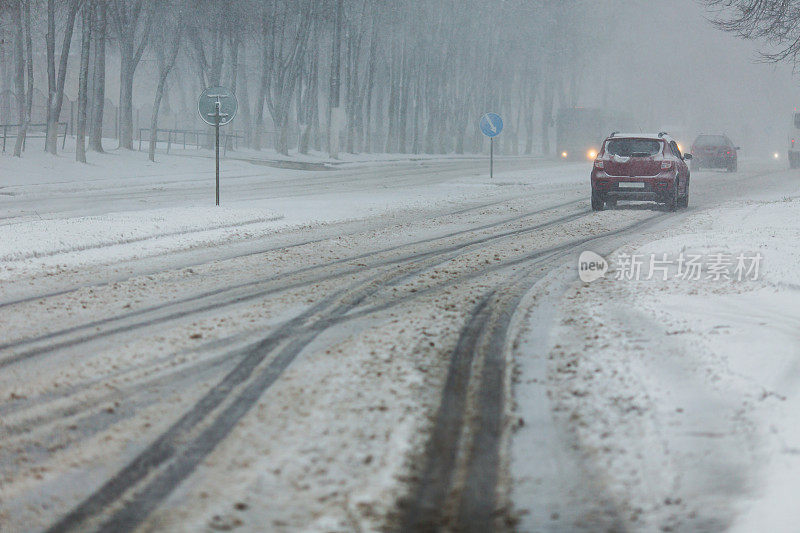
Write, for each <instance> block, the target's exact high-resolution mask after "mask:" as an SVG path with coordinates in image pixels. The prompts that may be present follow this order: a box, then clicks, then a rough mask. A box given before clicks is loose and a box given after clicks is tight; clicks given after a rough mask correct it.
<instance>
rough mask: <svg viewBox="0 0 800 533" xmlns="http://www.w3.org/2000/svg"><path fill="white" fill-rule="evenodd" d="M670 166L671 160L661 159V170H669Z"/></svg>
mask: <svg viewBox="0 0 800 533" xmlns="http://www.w3.org/2000/svg"><path fill="white" fill-rule="evenodd" d="M671 168H672V161H662V162H661V170H669V169H671Z"/></svg>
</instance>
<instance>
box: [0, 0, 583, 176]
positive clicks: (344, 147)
mask: <svg viewBox="0 0 800 533" xmlns="http://www.w3.org/2000/svg"><path fill="white" fill-rule="evenodd" d="M591 4H592V3H591V2H588V0H562V1H558V2H553V1H549V0H4V1H3V2H2V4H0V10H1V11H0V16H2V23H1V24H0V30H2V32H3V41H2V42H3V45H2V46H4V47H7V48H8V50H7V51H8V52H9V53H4V54H3V56H2V57H3V61H2V66H3V68H4V69H8V70H9V71H12V72H13V80H14V83H13V85H14V92H15V94H16V95H17V98H16V109H15V111H16V115H17V118H18V121H19V124H20V128H19V130H20V131H19V135H18V136H17V139H16V145H15V154H16V155H20V154H21V146H22V144H23V143H24V141H25V135H26V131H27V126H28V125H29V124H30V121H31V105H32V98H33V91H34V87H35V86H37V87H46V88H47V91H46V94H47V135H46V140H45V149H46V150H47V151H48V152H50V153H53V154H55V153H56V150H57V143H56V136H57V129H58V126H57V123H58V119H59V116H60V115H61V106H62V104H63V101H64V92H65V88H66V86H67V84H68V83H69V84H71V85H70V87H72V86H73V85H74V86H76V88H77V90H76V93H77V117H76V119H75V128H74V131H75V132H76V139H75V140H76V158H77V159H78V160H79V161H84V162H85V161H86V150H87V149H88V150H94V151H97V152H101V151H102V150H103V137H104V136H103V133H104V132H103V109H104V105H103V104H104V101H105V99H106V98H107V97H108V95H107V94H106V92H107V88H108V86H109V83H107V82H108V80H109V77H110V76H114V77H116V78H118V80H116V79H115V84H114V86H115V87H117V86H118V91H119V92H118V102H119V104H118V105H119V128H118V129H119V147H120V148H123V149H133V141H134V120H133V109H134V100H135V98H136V96H135V95H139V96H138V98H139V99H141V94H142V93H143V90H144V92H145V93H147V94H150V96H149V99H150V103H151V105H152V114H151V117H150V121H149V122H150V124H149V125H150V129H151V135H150V139H151V141H150V146H149V149H150V158H151V159H154V155H155V147H156V146H155V144H156V143H155V139H156V137H155V130H156V129H157V128H158V120H159V110H160V109H161V108H162V106H163V105H164V102H165V101H167V100H169V101H171V102H173V104H174V103H175V102H184V103H185V104H186V107H187V108H188V107H190V106H189V105H188V103H189V101H190V100H191V99H192V98H196V96H197V95H199V93H200V92H201V91H202V89H204V88H206V87H210V86H215V85H226V86H229V87H230V88H231V89H232V90H233V91H234V93H235V94H236V95H237V98H238V100H239V116H238V117H237V118H236V123H237V127H238V128H240V129H241V130H242V132H243V135H244V137H245V142H246V144H247V145H248V146H249V147H251V148H254V149H260V148H262V147H264V146H265V144H266V143H267V140H268V141H269V142H270V143H271V144H272V147H273V148H274V149H275V150H277V151H278V152H279V153H282V154H288V153H289V150H290V149H296V150H297V151H299V152H300V153H308V152H309V151H310V150H318V151H326V152H328V153H329V154H330V156H332V157H337V156H338V155H339V153H340V152H352V153H357V152H365V153H369V152H400V153H465V152H479V151H481V150H482V148H483V146H484V142H485V141H484V139H483V138H482V136H481V134H480V132H479V131H478V129H477V126H476V124H477V121H478V118H479V117H480V115H481V114H482V113H484V112H487V111H496V112H499V113H501V114H502V115H503V116H504V119H505V122H506V129H505V131H504V133H503V136H502V137H501V138H500V139H499V141H500V146H496V148H498V149H502V151H503V152H505V153H508V154H531V153H537V152H543V153H549V152H550V136H551V128H552V126H553V116H554V113H555V109H556V108H557V107H560V106H574V105H576V103H577V101H578V98H579V92H580V87H581V86H582V83H583V81H584V78H585V76H586V74H585V72H586V62H587V58H589V57H590V54H591V53H592V50H593V47H594V46H596V42H595V38H593V37H591V36H592V35H593V34H594V33H596V32H594V31H593V30H592V28H591V27H590V23H595V24H596V23H597V21H596V20H592V19H594V18H596V16H597V13H596V12H595V14H594V16H590V14H589V11H587V6H590V5H591ZM143 63H148V65H147V67H146V68H142V64H143ZM76 69H77V71H76ZM36 73H46V75H39V76H36ZM38 78H42V79H38ZM117 81H118V84H117V83H116V82H117ZM137 88H138V90H137ZM142 88H144V89H142ZM111 96H117V95H111ZM192 105H193V103H192Z"/></svg>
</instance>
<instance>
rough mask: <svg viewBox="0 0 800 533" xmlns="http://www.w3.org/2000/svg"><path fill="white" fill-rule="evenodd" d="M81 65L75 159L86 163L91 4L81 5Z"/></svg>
mask: <svg viewBox="0 0 800 533" xmlns="http://www.w3.org/2000/svg"><path fill="white" fill-rule="evenodd" d="M81 29H82V30H83V35H82V38H81V66H80V72H79V73H78V117H77V127H76V128H75V160H76V161H78V162H80V163H86V103H87V101H88V85H89V46H90V45H91V42H92V5H91V4H89V3H87V4H84V6H83V18H82V21H81Z"/></svg>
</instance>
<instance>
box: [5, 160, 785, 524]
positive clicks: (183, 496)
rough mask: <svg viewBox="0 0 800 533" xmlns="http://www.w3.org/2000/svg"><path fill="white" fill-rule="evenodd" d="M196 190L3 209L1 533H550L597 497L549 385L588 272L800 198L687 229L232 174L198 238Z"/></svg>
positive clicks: (511, 192) (701, 202) (567, 193)
mask: <svg viewBox="0 0 800 533" xmlns="http://www.w3.org/2000/svg"><path fill="white" fill-rule="evenodd" d="M110 157H115V156H110ZM119 157H127V156H122V155H120V156H119ZM4 162H5V161H4ZM191 164H193V163H187V162H186V160H185V158H181V159H178V158H176V159H175V160H170V161H169V162H167V163H166V165H167V166H169V165H174V169H175V172H174V173H169V172H167V173H162V174H161V175H158V172H157V171H158V170H160V169H162V168H163V167H158V166H156V167H153V169H154V173H153V175H152V176H151V177H150V178H143V179H139V178H130V180H133V179H135V180H136V182H135V183H129V181H130V180H129V179H128V178H124V177H121V176H117V177H115V178H114V179H106V178H103V176H102V175H100V174H101V173H100V172H99V171H98V175H97V176H96V177H94V178H91V179H88V178H85V177H84V176H77V175H70V176H71V177H70V176H67V178H65V179H64V180H63V182H59V183H44V182H38V183H37V182H36V180H33V182H31V181H29V182H27V183H26V182H25V180H24V179H23V177H22V176H23V171H24V170H25V169H22V168H20V169H19V172H20V174H19V176H20V177H19V178H18V179H17V182H16V183H15V184H12V185H9V186H8V187H6V188H4V189H3V191H6V192H8V193H9V194H8V195H5V196H3V197H0V208H2V209H3V210H4V217H5V218H4V220H3V221H2V223H3V224H5V226H0V229H2V230H4V231H8V232H9V233H8V238H7V239H5V240H4V244H3V246H4V248H3V249H2V253H0V269H2V276H0V313H2V317H1V318H0V331H2V332H3V338H2V341H0V369H2V373H0V391H3V396H2V397H1V398H0V417H1V420H2V421H1V422H0V424H1V425H0V465H2V466H1V467H0V481H1V483H0V524H2V525H3V530H6V529H7V530H10V531H30V530H47V529H49V530H51V531H72V530H75V531H78V530H80V531H83V530H106V531H123V530H132V529H136V528H142V529H143V530H164V531H166V530H169V531H198V530H207V529H212V530H225V529H234V528H242V530H254V529H261V528H265V529H268V530H276V531H293V530H307V531H356V530H385V529H401V530H409V529H412V530H413V529H417V530H419V529H422V530H424V529H429V528H432V527H433V528H435V527H445V528H448V529H453V530H472V531H485V530H487V529H515V528H519V529H522V530H525V531H527V530H533V529H537V528H544V529H547V528H548V527H550V528H551V529H553V530H559V527H561V526H563V524H564V523H565V522H561V521H560V519H558V517H556V518H553V514H554V513H556V514H558V513H561V514H564V511H563V510H561V511H554V509H561V508H562V507H569V506H570V505H573V504H574V503H575V502H584V503H585V502H586V501H589V502H593V503H596V502H599V501H601V500H604V499H607V498H605V497H606V496H607V494H606V491H607V488H608V487H607V486H604V485H602V484H601V485H598V486H592V485H587V484H586V483H585V481H586V476H587V475H588V474H587V471H585V470H584V469H582V468H581V466H580V465H582V464H584V463H585V461H586V458H585V456H584V455H582V451H581V450H582V449H581V448H580V446H582V444H581V442H584V441H586V438H585V437H584V436H583V435H580V434H577V435H576V433H575V431H574V429H573V427H572V422H571V421H570V420H569V419H564V417H561V416H560V415H559V416H554V415H553V413H559V412H562V411H563V409H564V406H563V405H562V403H561V402H562V399H561V397H560V396H558V395H556V396H553V397H548V396H547V394H545V393H543V392H542V390H540V388H539V387H538V385H537V383H538V384H542V383H544V384H545V389H550V390H555V391H560V390H562V389H563V387H562V381H561V376H560V374H558V373H555V374H554V373H553V371H552V370H553V367H552V366H548V365H549V363H547V361H548V359H547V356H548V354H549V353H550V347H551V346H552V345H553V344H554V343H553V340H552V338H551V335H550V333H551V332H558V331H561V330H560V329H553V325H552V323H553V321H554V317H555V315H556V311H555V309H556V306H557V305H560V297H561V295H562V294H563V293H564V291H565V290H567V289H568V288H569V287H570V286H571V285H572V284H573V282H574V280H575V272H574V262H575V260H576V258H577V254H579V253H580V252H581V251H583V250H584V249H592V250H595V251H598V252H605V253H610V252H611V251H613V250H615V249H617V248H619V247H621V246H624V245H631V244H632V243H637V242H646V241H647V239H648V238H651V237H652V236H653V235H656V234H658V232H664V231H669V229H670V228H674V227H678V225H679V224H682V223H684V221H685V220H687V217H691V216H698V215H699V214H701V213H703V212H704V211H706V210H708V209H711V208H715V207H716V208H718V207H719V206H720V205H724V203H725V202H729V201H732V200H736V199H740V198H742V197H743V196H744V195H745V194H749V191H752V190H753V188H752V185H753V183H758V184H759V189H760V190H761V194H763V195H769V194H773V195H775V194H778V193H780V192H781V191H785V190H786V189H787V187H790V186H789V185H787V180H790V179H792V176H791V175H790V174H789V173H787V172H783V171H780V169H777V168H774V167H770V166H769V163H764V164H762V163H760V162H752V163H751V164H749V165H748V164H745V165H743V168H744V171H743V172H741V173H739V174H736V175H728V174H723V173H715V172H701V173H697V174H695V175H693V181H692V199H691V201H690V206H691V207H690V209H689V210H688V211H686V212H684V213H680V214H677V215H675V214H671V213H666V212H663V211H660V210H652V209H650V208H638V207H637V208H622V209H619V210H616V211H605V212H601V213H592V212H591V211H590V210H589V208H588V197H587V196H588V195H587V191H588V185H587V181H588V178H587V173H588V168H587V165H554V164H552V163H548V162H545V161H541V160H530V159H524V158H511V159H508V160H506V161H501V163H500V165H499V171H498V174H497V175H496V178H495V180H494V181H493V182H490V181H489V179H488V177H487V176H486V169H485V168H484V167H483V166H481V164H476V162H475V161H474V160H463V161H458V160H456V161H425V162H393V163H383V164H381V163H369V164H362V165H358V166H354V167H353V168H343V169H338V170H335V171H318V172H307V171H297V170H285V169H282V170H276V169H273V168H269V169H266V170H264V167H262V166H259V165H254V164H252V163H249V162H246V161H237V162H235V163H234V162H231V173H232V175H231V176H230V178H231V180H230V181H227V182H226V183H228V184H229V185H228V187H229V188H228V190H227V191H226V190H225V189H223V204H225V202H226V199H227V198H230V203H231V205H230V207H229V208H230V209H231V211H230V212H228V213H223V214H222V215H219V216H217V215H215V217H212V218H210V219H209V221H206V222H203V221H202V220H201V219H202V214H198V209H199V207H198V202H200V199H201V198H204V197H205V196H207V194H208V190H210V189H209V188H208V184H207V183H205V181H206V178H204V177H203V174H201V173H200V170H199V169H197V170H196V172H193V171H189V172H187V171H186V165H191ZM205 164H207V161H205ZM72 170H74V169H72ZM72 170H70V169H68V170H67V171H65V173H66V174H69V173H70V172H72ZM50 172H52V170H47V173H50ZM165 176H166V177H165ZM126 180H128V181H126ZM793 186H794V190H795V192H796V189H797V187H796V185H793ZM207 189H208V190H207ZM87 194H88V195H90V196H91V197H92V198H93V199H94V202H93V203H92V209H91V210H90V212H88V213H87V212H82V213H81V212H80V211H81V207H80V206H81V205H82V204H81V202H82V201H84V200H83V199H84V198H85V197H86V195H87ZM227 208H228V207H226V209H227ZM180 210H183V211H182V212H181V211H180ZM34 211H35V212H36V215H35V216H34V215H33V214H32V213H33V212H34ZM167 212H171V214H165V213H167ZM212 212H213V211H212ZM176 213H177V214H178V215H179V216H176ZM78 214H80V215H81V216H80V217H77V215H78ZM86 216H92V217H94V218H93V219H86V218H84V217H86ZM158 216H161V217H162V218H163V220H161V222H159V223H158V224H153V223H152V221H153V219H154V218H153V217H158ZM220 216H221V217H222V218H220ZM120 217H139V218H138V219H137V220H141V221H142V225H143V228H142V229H141V230H140V233H139V234H137V235H129V234H127V233H124V232H115V231H114V226H113V224H114V223H118V222H119V221H120ZM225 217H228V218H227V219H226V218H225ZM187 221H188V222H187ZM148 223H149V224H150V225H149V226H148V225H147V224H148ZM81 224H83V225H84V226H80V225H81ZM181 224H182V225H181ZM215 224H216V225H215ZM98 225H99V226H105V228H104V229H105V230H106V231H105V232H101V231H94V230H92V229H91V228H92V227H97V226H98ZM124 225H125V224H123V226H124ZM70 227H72V228H75V227H79V228H83V229H81V230H80V231H74V232H72V233H69V231H66V230H65V229H64V228H70ZM87 228H88V229H87ZM51 234H55V235H57V236H58V237H57V238H54V239H52V241H51V242H52V244H47V247H46V253H35V252H36V251H38V252H42V250H40V249H39V248H41V246H44V244H45V243H46V242H47V241H45V240H44V239H43V236H47V235H51ZM14 235H17V236H22V237H20V238H17V239H12V237H13V236H14ZM187 235H192V238H189V237H187ZM25 236H27V237H25ZM32 243H42V244H32ZM531 325H533V328H531ZM558 327H559V328H562V327H564V326H561V325H559V326H558ZM563 335H564V336H566V337H568V338H572V339H573V340H574V342H580V340H581V339H582V338H583V337H581V336H580V334H578V333H574V334H573V333H572V332H569V333H564V334H563ZM555 364H557V365H560V364H561V363H560V362H557V363H555ZM530 380H544V381H543V382H539V381H530ZM604 390H605V389H604ZM551 396H552V395H551ZM521 420H524V426H522V427H521V426H520V421H521ZM530 432H533V433H534V435H535V437H533V436H532V434H531V433H530ZM548 436H549V437H548ZM625 437H626V436H625V435H620V439H623V438H625ZM531 438H533V439H534V441H535V443H536V449H535V450H533V451H531V450H530V446H529V445H530V443H531V442H532V441H530V440H528V439H531ZM537 439H538V440H537ZM564 439H566V440H564ZM565 444H566V447H567V448H573V447H574V448H576V451H574V453H573V452H566V453H565V452H564V448H565ZM556 456H560V457H562V462H563V464H564V468H563V469H562V468H559V469H555V470H549V471H548V470H547V469H544V470H543V466H544V465H545V464H548V461H549V462H552V459H553V457H556ZM576 465H577V466H576ZM565 473H566V474H567V475H565ZM548 476H550V477H549V478H548ZM551 481H558V482H559V483H561V485H563V486H564V487H565V488H564V490H563V491H549V490H548V491H546V492H547V493H548V494H547V495H545V496H547V497H543V495H542V489H541V487H542V486H548V482H551ZM550 486H559V485H558V484H557V483H551V485H550ZM576 486H580V487H582V490H583V491H584V492H583V493H582V494H579V495H577V496H576V494H575V493H574V491H573V490H572V489H573V488H574V487H576ZM537 487H538V488H537ZM600 496H603V498H600ZM732 497H733V496H732ZM548 498H550V501H549V503H547V504H543V503H541V502H543V501H545V502H548ZM581 498H583V499H581ZM606 503H607V505H606V507H605V508H604V509H603V511H607V510H609V509H610V510H612V511H613V512H611V514H610V515H609V518H608V520H609V521H610V523H612V524H626V525H629V524H630V522H628V521H627V520H628V519H627V518H623V517H621V515H620V512H619V505H618V502H616V501H607V502H606ZM543 505H544V506H545V507H547V512H546V513H545V514H543V512H542V511H543V509H542V508H541V507H542V506H543ZM573 507H574V508H576V509H577V511H576V514H580V513H579V512H578V511H580V512H583V511H587V509H588V508H587V507H581V506H577V507H575V506H574V505H573ZM642 509H643V511H642V512H646V511H648V510H649V508H647V507H642ZM594 510H596V509H595V508H592V509H588V511H587V512H589V511H591V512H594ZM654 512H655V511H654ZM586 516H590V517H591V516H594V515H592V514H591V513H590V514H583V515H581V516H580V517H572V518H576V519H577V518H581V519H583V518H585V517H586ZM656 518H657V517H655V515H654V518H653V520H654V522H652V523H656V522H655V521H656ZM598 520H599V519H598ZM603 520H605V518H604V519H603ZM593 523H595V524H596V523H597V522H593ZM648 523H649V522H648ZM590 524H591V523H590Z"/></svg>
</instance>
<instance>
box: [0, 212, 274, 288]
mask: <svg viewBox="0 0 800 533" xmlns="http://www.w3.org/2000/svg"><path fill="white" fill-rule="evenodd" d="M281 218H282V217H281V216H279V215H276V214H275V213H272V212H270V211H267V210H263V209H260V210H259V209H237V208H225V207H221V208H217V209H211V210H210V209H208V208H205V207H203V208H201V207H193V208H192V207H178V208H173V209H154V210H148V211H132V212H123V213H110V214H106V215H99V216H91V217H76V218H68V219H49V220H48V219H44V220H35V221H27V222H22V223H15V224H5V225H0V280H2V279H8V278H10V277H14V276H17V275H19V274H21V273H29V272H36V271H38V270H42V269H43V270H45V271H48V270H53V269H56V270H57V269H58V268H59V266H62V267H66V266H68V265H69V266H74V265H80V264H87V263H100V262H104V261H108V260H114V261H122V260H125V259H131V258H136V257H142V256H152V255H158V254H160V253H165V252H169V251H173V250H177V249H188V248H193V247H197V246H211V245H214V244H219V243H226V242H231V241H232V240H241V239H246V238H252V237H255V236H259V235H263V234H266V233H268V232H270V231H274V230H275V227H276V225H275V221H278V220H280V219H281Z"/></svg>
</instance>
